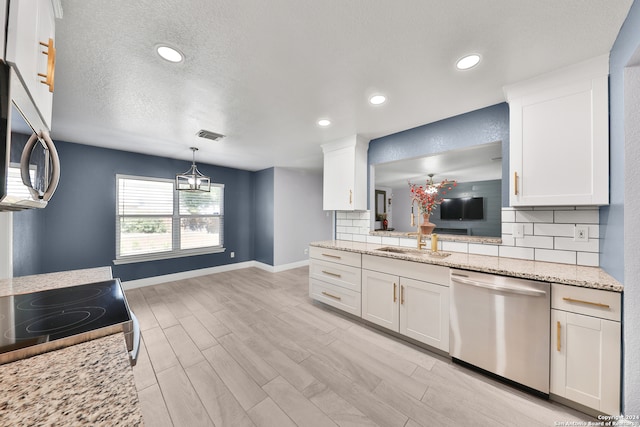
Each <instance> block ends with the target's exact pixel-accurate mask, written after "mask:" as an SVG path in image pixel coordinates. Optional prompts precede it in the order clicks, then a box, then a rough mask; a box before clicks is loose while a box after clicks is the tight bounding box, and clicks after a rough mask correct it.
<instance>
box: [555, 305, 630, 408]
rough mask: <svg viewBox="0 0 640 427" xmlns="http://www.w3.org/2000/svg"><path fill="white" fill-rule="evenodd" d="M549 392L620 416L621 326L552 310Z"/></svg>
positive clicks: (594, 318) (611, 322)
mask: <svg viewBox="0 0 640 427" xmlns="http://www.w3.org/2000/svg"><path fill="white" fill-rule="evenodd" d="M551 329H552V331H551V384H550V389H551V393H554V394H556V395H559V396H562V397H565V398H567V399H569V400H572V401H574V402H578V403H580V404H583V405H585V406H588V407H590V408H593V409H596V410H598V411H601V412H603V413H606V414H612V415H613V414H619V413H620V323H619V322H614V321H611V320H604V319H598V318H596V317H590V316H584V315H581V314H574V313H569V312H565V311H561V310H551Z"/></svg>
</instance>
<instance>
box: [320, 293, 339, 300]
mask: <svg viewBox="0 0 640 427" xmlns="http://www.w3.org/2000/svg"><path fill="white" fill-rule="evenodd" d="M322 295H326V296H328V297H329V298H333V299H336V300H338V301H342V298H340V297H339V296H336V295H332V294H330V293H329V292H325V291H322Z"/></svg>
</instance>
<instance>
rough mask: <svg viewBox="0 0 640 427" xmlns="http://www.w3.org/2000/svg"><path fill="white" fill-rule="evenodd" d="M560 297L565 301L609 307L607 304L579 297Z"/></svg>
mask: <svg viewBox="0 0 640 427" xmlns="http://www.w3.org/2000/svg"><path fill="white" fill-rule="evenodd" d="M562 299H563V300H565V301H567V302H577V303H579V304H587V305H595V306H596V307H602V308H611V307H609V304H602V303H601V302H591V301H584V300H581V299H574V298H569V297H563V298H562Z"/></svg>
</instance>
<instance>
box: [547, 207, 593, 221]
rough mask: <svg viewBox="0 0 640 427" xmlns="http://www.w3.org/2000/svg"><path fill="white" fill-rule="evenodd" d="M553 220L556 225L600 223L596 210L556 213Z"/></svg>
mask: <svg viewBox="0 0 640 427" xmlns="http://www.w3.org/2000/svg"><path fill="white" fill-rule="evenodd" d="M554 218H555V222H556V223H565V224H566V223H568V224H598V223H599V222H600V213H599V211H598V210H597V209H590V210H576V211H556V212H555V215H554Z"/></svg>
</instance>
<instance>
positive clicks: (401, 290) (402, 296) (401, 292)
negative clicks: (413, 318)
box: [400, 285, 404, 305]
mask: <svg viewBox="0 0 640 427" xmlns="http://www.w3.org/2000/svg"><path fill="white" fill-rule="evenodd" d="M402 304H404V286H402V285H400V305H402Z"/></svg>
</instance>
